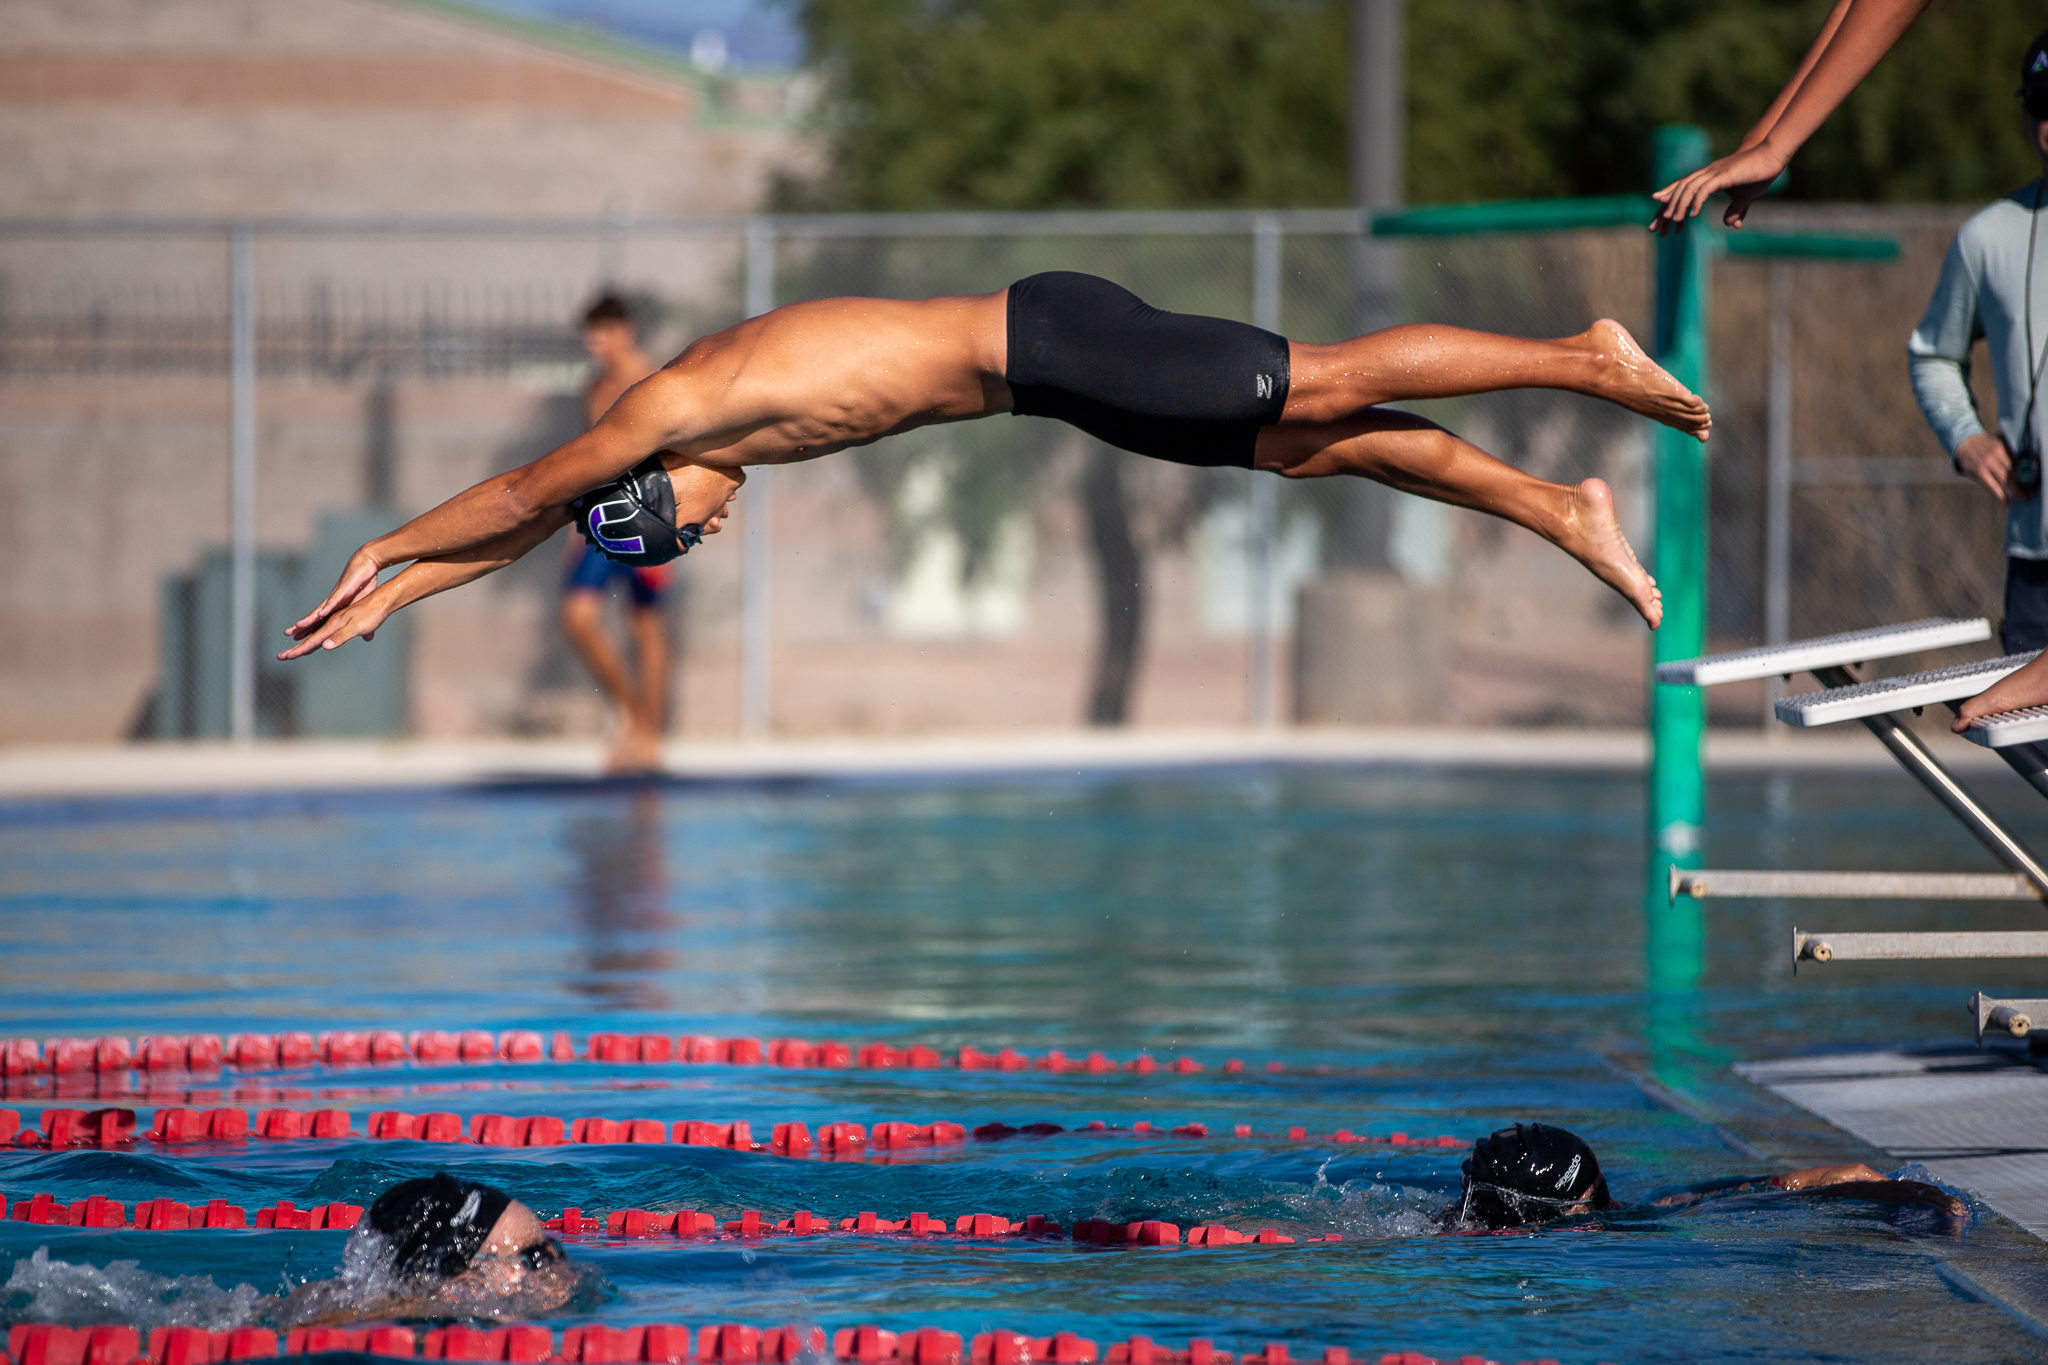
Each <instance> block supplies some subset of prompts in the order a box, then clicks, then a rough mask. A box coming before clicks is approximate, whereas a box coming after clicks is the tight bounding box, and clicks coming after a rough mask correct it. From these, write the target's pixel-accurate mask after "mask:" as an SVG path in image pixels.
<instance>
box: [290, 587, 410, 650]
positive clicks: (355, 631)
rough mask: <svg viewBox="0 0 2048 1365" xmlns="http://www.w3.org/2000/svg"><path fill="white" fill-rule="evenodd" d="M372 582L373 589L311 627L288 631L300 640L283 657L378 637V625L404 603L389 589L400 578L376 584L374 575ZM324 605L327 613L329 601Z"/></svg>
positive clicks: (299, 626) (327, 613) (300, 626)
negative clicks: (381, 585) (378, 585)
mask: <svg viewBox="0 0 2048 1365" xmlns="http://www.w3.org/2000/svg"><path fill="white" fill-rule="evenodd" d="M400 577H403V575H400ZM370 581H371V591H370V592H368V593H360V594H358V595H357V597H356V599H355V600H354V601H352V602H350V603H348V604H347V605H345V606H343V607H342V608H341V609H340V610H338V611H333V612H326V613H325V614H324V615H321V616H320V619H319V620H318V622H317V623H316V624H315V625H313V626H311V627H306V624H305V622H303V621H302V622H300V623H299V625H297V626H294V627H292V629H291V630H289V631H287V632H286V634H288V635H293V636H294V638H296V639H297V640H298V643H297V644H295V645H293V646H292V647H291V648H290V649H287V650H285V651H284V652H283V653H282V654H280V655H278V656H277V657H278V658H279V660H286V659H300V658H304V657H305V656H306V655H308V654H311V653H312V652H313V651H314V650H316V649H340V648H341V647H342V646H343V645H345V644H347V643H348V642H349V641H350V640H374V639H376V638H377V627H379V626H381V625H383V624H384V622H385V620H386V619H387V618H389V617H390V615H391V613H392V612H394V611H397V610H398V608H399V607H401V606H403V605H404V603H402V602H399V601H397V600H396V597H397V594H396V593H393V592H388V591H386V589H389V588H390V587H391V586H392V584H393V583H396V582H397V581H398V579H396V578H394V579H392V580H391V583H387V584H385V585H384V587H383V588H378V587H376V586H375V585H376V579H375V577H374V575H373V576H372V578H371V580H370ZM321 606H322V609H323V612H324V611H325V607H326V604H325V603H322V604H321ZM313 619H314V618H313V617H308V618H307V620H313Z"/></svg>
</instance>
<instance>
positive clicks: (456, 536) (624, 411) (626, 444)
mask: <svg viewBox="0 0 2048 1365" xmlns="http://www.w3.org/2000/svg"><path fill="white" fill-rule="evenodd" d="M694 406H695V405H693V404H692V403H691V402H690V401H689V399H688V396H687V394H686V393H685V381H684V380H683V379H682V378H681V377H680V376H679V375H676V374H675V373H674V372H672V371H667V370H664V371H659V372H657V373H655V374H653V375H650V376H649V377H648V378H646V379H644V380H642V381H641V382H640V383H638V384H635V385H634V386H633V387H632V388H630V389H628V390H627V391H626V393H625V395H624V396H623V397H621V398H620V399H619V401H618V402H616V403H614V404H613V405H612V406H611V409H610V410H609V411H607V412H606V413H605V415H604V417H603V418H602V419H601V420H600V421H599V422H598V424H597V425H596V426H594V427H592V428H591V429H590V430H589V431H587V432H585V433H583V434H582V435H581V436H578V437H577V438H576V439H574V440H573V441H570V442H568V443H567V444H565V445H561V446H557V447H556V448H555V449H554V450H551V451H549V452H548V453H547V454H545V455H543V456H541V457H540V458H539V459H538V460H535V461H533V462H532V463H531V464H528V465H524V466H521V467H520V468H518V469H515V470H513V471H511V472H510V473H508V474H500V475H497V476H496V477H494V478H489V479H485V480H484V481H483V482H482V483H479V484H477V485H475V486H474V487H471V488H469V489H466V490H464V491H463V492H461V493H458V494H456V495H455V496H454V497H452V498H450V499H448V501H446V502H444V503H442V504H441V505H440V506H439V507H436V508H434V509H433V510H432V511H431V512H426V513H424V514H422V515H420V516H417V517H414V518H413V519H412V520H411V521H409V522H407V523H406V524H405V525H403V526H401V527H399V528H398V529H397V530H395V531H393V532H392V533H391V534H389V535H386V536H379V537H378V538H377V539H375V540H373V541H371V542H369V543H368V544H367V545H364V546H363V547H362V548H360V549H358V550H357V551H356V552H355V553H354V554H353V555H350V556H349V561H348V565H347V567H345V568H344V569H343V570H342V572H341V577H340V578H339V579H338V580H337V581H336V582H335V585H334V590H333V591H332V592H330V593H328V594H327V597H326V598H325V599H324V600H323V601H322V602H321V603H320V605H319V606H317V607H315V608H314V609H313V610H312V611H310V612H308V613H307V614H306V616H305V617H304V618H303V619H301V620H299V621H298V622H297V623H295V624H294V625H292V626H290V627H288V628H287V629H286V630H285V634H286V635H289V636H291V637H292V638H293V639H294V640H301V641H303V640H305V639H307V638H308V637H310V636H311V635H312V634H314V633H315V632H316V631H318V630H319V629H320V628H321V627H322V626H323V625H324V624H325V623H326V622H327V620H328V618H330V617H331V616H332V615H333V614H334V613H335V612H338V611H340V610H342V609H343V608H345V607H350V606H354V605H356V604H357V603H359V602H361V601H362V600H363V599H364V598H365V597H367V596H368V595H369V594H370V593H371V592H372V591H374V590H376V585H377V575H378V574H379V573H381V572H383V571H384V570H385V569H388V568H390V567H391V566H392V565H394V564H403V563H405V562H407V561H408V560H417V559H431V558H436V557H446V556H451V555H455V554H458V553H460V552H462V551H466V550H471V549H475V548H477V547H480V546H482V545H484V544H485V543H487V542H495V541H496V540H497V539H498V538H499V537H501V536H506V535H510V534H512V533H514V532H517V531H521V530H525V529H530V528H531V527H533V526H534V525H535V523H536V522H538V521H540V520H541V519H543V518H548V517H553V516H556V515H557V514H558V513H559V512H560V510H561V508H562V507H563V505H564V504H566V503H567V502H568V501H569V500H570V499H572V498H574V497H576V496H578V495H579V494H581V493H584V492H586V491H588V490H589V489H592V488H595V487H597V486H598V485H599V484H601V483H604V482H605V481H607V480H609V479H613V478H616V477H618V476H619V475H620V474H623V473H624V472H625V471H627V470H628V469H631V468H632V467H633V466H634V465H636V464H638V463H640V461H642V460H644V459H646V458H647V457H648V456H649V455H651V454H653V453H654V452H655V451H657V450H660V449H661V448H662V447H664V446H667V445H671V444H674V443H676V442H677V441H679V440H681V439H682V438H683V437H684V436H685V435H686V434H687V433H686V431H685V428H686V426H687V424H688V423H689V422H690V420H691V415H692V412H693V409H694ZM561 524H562V522H561V521H560V520H556V521H554V522H552V523H551V524H550V526H549V528H548V529H549V530H550V531H552V530H553V529H554V527H556V526H559V525H561ZM534 543H535V544H538V543H539V542H538V541H536V542H534ZM527 548H528V549H531V548H532V546H531V545H529V546H528V547H527ZM521 553H522V554H523V553H525V551H524V550H522V551H521ZM515 557H516V556H515ZM493 567H496V566H493ZM483 572H489V570H484V571H483ZM464 581H467V580H464ZM446 586H449V587H452V586H454V584H453V583H450V584H447V585H446ZM441 590H442V589H441V588H439V587H436V588H434V589H432V591H435V592H439V591H441ZM425 595H426V594H424V593H422V594H421V596H425ZM415 600H417V599H415Z"/></svg>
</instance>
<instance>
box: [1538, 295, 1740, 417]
mask: <svg viewBox="0 0 2048 1365" xmlns="http://www.w3.org/2000/svg"><path fill="white" fill-rule="evenodd" d="M1565 344H1566V345H1568V346H1577V347H1579V348H1580V349H1582V350H1584V351H1587V352H1589V353H1590V354H1591V355H1592V357H1593V359H1594V366H1593V382H1592V385H1591V387H1590V389H1589V392H1591V393H1593V394H1595V395H1596V396H1598V397H1601V398H1605V399H1607V400H1608V401H1609V402H1611V403H1619V404H1620V405H1621V406H1622V407H1625V408H1627V409H1628V410H1629V411H1630V412H1639V413H1641V414H1642V415H1643V416H1645V417H1648V418H1650V419H1651V420H1652V421H1657V422H1662V423H1663V424H1664V425H1665V426H1667V427H1675V428H1677V429H1678V430H1679V431H1682V432H1685V433H1686V434H1687V435H1689V436H1695V437H1697V438H1699V439H1700V440H1702V441H1704V440H1706V439H1707V435H1708V433H1710V432H1711V431H1712V430H1713V428H1714V414H1713V413H1711V412H1709V411H1708V410H1707V404H1706V400H1705V399H1703V398H1701V397H1700V396H1699V395H1698V394H1696V393H1694V392H1693V391H1692V390H1691V389H1688V388H1687V387H1686V386H1685V385H1683V384H1681V383H1679V382H1678V381H1677V380H1676V379H1673V378H1672V377H1671V374H1670V372H1669V371H1667V370H1666V369H1665V368H1664V367H1663V366H1662V365H1659V364H1658V363H1657V362H1656V361H1654V360H1652V359H1650V357H1649V356H1648V355H1646V354H1644V353H1643V348H1642V347H1640V346H1638V345H1636V339H1635V338H1634V337H1632V336H1630V335H1629V332H1628V328H1626V327H1624V326H1622V325H1621V324H1620V323H1618V322H1616V321H1615V320H1614V319H1612V318H1602V319H1600V320H1599V321H1598V322H1596V323H1594V324H1593V325H1592V326H1591V327H1588V328H1587V329H1586V330H1585V331H1583V332H1581V333H1579V334H1578V335H1577V336H1575V337H1571V338H1568V339H1567V340H1566V342H1565Z"/></svg>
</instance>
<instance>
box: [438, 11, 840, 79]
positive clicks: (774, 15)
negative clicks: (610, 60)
mask: <svg viewBox="0 0 2048 1365" xmlns="http://www.w3.org/2000/svg"><path fill="white" fill-rule="evenodd" d="M467 3H470V4H474V5H477V6H478V7H480V8H483V9H493V10H498V11H500V12H501V13H505V14H509V15H514V16H516V17H518V18H522V19H544V20H551V21H553V22H556V23H565V24H575V25H578V26H581V27H585V28H589V29H592V30H595V31H597V32H600V33H603V34H605V35H606V36H608V37H611V38H617V39H623V40H625V41H627V42H637V43H645V44H648V45H650V46H653V47H657V48H660V49H662V50H663V51H665V52H668V53H671V54H674V55H679V56H682V57H685V58H689V57H691V56H692V54H693V52H694V54H695V57H696V59H697V61H698V63H699V65H709V66H712V67H717V66H720V65H721V64H724V65H731V66H736V67H746V68H753V69H760V68H764V67H765V68H770V69H780V70H787V69H790V68H793V67H795V66H797V65H798V64H799V63H800V62H801V61H802V59H803V39H802V38H801V36H800V35H799V34H798V33H797V30H796V26H795V25H794V24H792V23H791V22H790V16H789V11H788V9H787V7H786V6H783V5H778V4H775V3H773V0H467ZM714 34H715V35H717V36H716V37H715V38H713V37H711V36H709V35H714Z"/></svg>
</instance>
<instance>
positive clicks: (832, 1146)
mask: <svg viewBox="0 0 2048 1365" xmlns="http://www.w3.org/2000/svg"><path fill="white" fill-rule="evenodd" d="M1067 1132H1072V1133H1076V1134H1079V1135H1081V1136H1090V1135H1094V1136H1112V1135H1114V1136H1128V1137H1162V1138H1163V1137H1178V1138H1206V1137H1208V1136H1209V1127H1208V1125H1207V1124H1202V1123H1183V1124H1179V1125H1177V1126H1175V1127H1171V1128H1162V1127H1157V1126H1155V1125H1153V1124H1152V1123H1150V1122H1148V1121H1146V1120H1143V1119H1140V1120H1138V1121H1136V1122H1134V1123H1133V1124H1132V1125H1131V1126H1130V1127H1128V1128H1121V1127H1114V1126H1111V1125H1110V1124H1107V1123H1104V1122H1103V1121H1101V1120H1099V1119H1098V1120H1095V1121H1093V1122H1090V1123H1088V1124H1086V1125H1084V1126H1082V1127H1079V1128H1072V1129H1069V1128H1066V1127H1063V1126H1062V1125H1060V1124H1057V1123H1029V1124H1025V1125H1024V1126H1023V1127H1021V1128H1016V1127H1011V1126H1010V1125H1009V1124H1006V1123H984V1124H982V1125H980V1126H979V1127H977V1128H974V1129H971V1130H970V1129H969V1128H968V1127H967V1126H966V1125H964V1124H959V1123H946V1122H939V1123H923V1124H917V1123H892V1122H883V1123H877V1124H875V1125H873V1126H872V1127H864V1126H863V1125H861V1124H858V1123H823V1124H820V1125H818V1128H817V1131H816V1132H815V1133H813V1132H812V1131H811V1129H810V1127H809V1126H808V1125H806V1124H802V1123H778V1124H775V1125H774V1126H773V1127H772V1128H771V1129H770V1131H769V1136H768V1141H766V1142H760V1141H757V1140H756V1139H755V1137H754V1133H753V1128H752V1126H751V1125H750V1124H748V1123H747V1122H745V1121H740V1122H736V1123H704V1122H700V1121H698V1120H695V1119H679V1120H677V1121H676V1122H674V1123H672V1124H667V1125H664V1124H663V1123H661V1122H660V1121H659V1120H656V1119H605V1118H581V1119H574V1120H567V1121H565V1120H563V1119H559V1118H553V1117H550V1116H547V1115H530V1116H527V1117H523V1118H514V1117H512V1116H511V1115H508V1114H472V1115H470V1116H469V1118H468V1119H467V1120H465V1119H464V1118H463V1117H462V1116H461V1115H460V1114H446V1113H433V1114H407V1113H401V1112H399V1111H398V1110H395V1109H385V1110H379V1111H377V1112H376V1113H373V1114H371V1115H370V1116H369V1118H368V1122H367V1132H366V1133H365V1134H361V1135H359V1134H357V1132H356V1131H355V1127H354V1120H353V1119H352V1118H351V1117H350V1115H349V1112H348V1111H347V1110H345V1109H315V1110H310V1111H300V1110H294V1109H260V1110H258V1111H256V1113H255V1115H254V1116H253V1118H252V1116H251V1115H250V1114H249V1112H248V1111H247V1110H243V1109H185V1108H179V1107H176V1106H169V1105H167V1106H164V1107H162V1108H159V1109H157V1110H156V1111H155V1117H154V1119H153V1121H152V1122H151V1124H150V1126H149V1127H148V1128H146V1129H138V1128H137V1126H136V1116H135V1111H134V1110H133V1109H93V1110H85V1109H60V1108H49V1109H45V1110H43V1111H42V1113H41V1115H40V1116H39V1117H38V1120H37V1123H36V1126H35V1127H33V1128H23V1127H22V1126H21V1115H20V1113H19V1112H18V1111H16V1110H13V1109H0V1144H4V1145H10V1146H15V1147H33V1148H38V1149H42V1150H49V1151H55V1150H58V1149H60V1148H65V1147H118V1146H122V1145H125V1144H131V1143H134V1142H136V1141H138V1140H146V1141H149V1142H153V1143H156V1144H157V1145H158V1146H160V1147H163V1148H165V1149H169V1150H167V1153H166V1154H174V1149H176V1148H177V1147H179V1146H182V1145H185V1144H190V1143H196V1142H208V1141H211V1142H229V1141H237V1140H240V1139H244V1138H249V1137H258V1138H265V1139H269V1140H271V1141H291V1140H293V1139H330V1140H332V1139H341V1138H353V1137H357V1136H368V1137H371V1138H375V1139H379V1140H385V1141H400V1140H403V1141H410V1142H455V1143H470V1144H474V1145H477V1146H482V1147H559V1146H563V1145H565V1144H569V1143H597V1144H608V1143H674V1144H676V1145H678V1146H689V1147H721V1148H725V1149H727V1150H729V1151H736V1152H768V1153H772V1154H774V1155H776V1156H787V1157H820V1158H825V1159H835V1158H836V1159H851V1158H856V1157H861V1156H865V1155H866V1154H867V1153H869V1152H903V1151H911V1150H914V1149H917V1148H923V1147H952V1146H958V1145H960V1144H962V1143H964V1142H966V1141H967V1139H968V1137H969V1136H970V1134H971V1136H972V1137H973V1138H974V1139H975V1140H976V1141H977V1142H1000V1141H1002V1140H1004V1139H1006V1138H1013V1137H1049V1136H1051V1135H1053V1134H1055V1133H1067ZM1231 1135H1232V1136H1233V1137H1237V1138H1261V1137H1272V1136H1274V1135H1270V1134H1259V1133H1254V1132H1253V1131H1252V1126H1251V1125H1250V1124H1248V1123H1240V1124H1236V1125H1234V1126H1233V1127H1232V1130H1231ZM1287 1141H1289V1142H1318V1143H1337V1144H1339V1145H1344V1144H1350V1143H1365V1144H1372V1145H1378V1146H1388V1147H1444V1148H1449V1147H1464V1146H1468V1145H1469V1140H1468V1139H1464V1138H1455V1137H1448V1136H1444V1137H1410V1136H1409V1135H1408V1134H1406V1133H1388V1134H1385V1135H1384V1136H1378V1135H1373V1134H1360V1133H1354V1132H1353V1131H1352V1130H1351V1129H1349V1128H1339V1129H1338V1130H1337V1131H1336V1132H1334V1133H1330V1134H1327V1135H1319V1136H1316V1137H1310V1136H1309V1133H1308V1130H1307V1129H1306V1128H1298V1127H1297V1128H1289V1129H1288V1130H1287Z"/></svg>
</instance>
